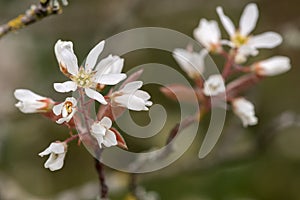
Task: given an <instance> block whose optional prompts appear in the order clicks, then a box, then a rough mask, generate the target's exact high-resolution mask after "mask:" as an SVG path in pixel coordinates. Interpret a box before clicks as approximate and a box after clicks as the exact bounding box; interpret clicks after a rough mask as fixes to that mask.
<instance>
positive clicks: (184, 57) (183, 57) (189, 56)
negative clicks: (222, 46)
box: [173, 49, 208, 79]
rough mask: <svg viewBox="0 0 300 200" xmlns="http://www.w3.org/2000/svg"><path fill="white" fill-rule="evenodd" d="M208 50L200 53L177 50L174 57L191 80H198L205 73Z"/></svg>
mask: <svg viewBox="0 0 300 200" xmlns="http://www.w3.org/2000/svg"><path fill="white" fill-rule="evenodd" d="M207 53H208V52H207V50H205V49H203V50H202V51H200V52H199V53H196V52H190V51H188V50H185V49H175V50H174V51H173V57H174V58H175V60H176V61H177V63H178V64H179V66H180V67H181V69H182V70H183V71H185V72H186V73H187V75H188V76H189V77H191V78H193V79H194V78H198V77H200V76H201V74H202V73H203V72H204V58H205V56H206V55H207Z"/></svg>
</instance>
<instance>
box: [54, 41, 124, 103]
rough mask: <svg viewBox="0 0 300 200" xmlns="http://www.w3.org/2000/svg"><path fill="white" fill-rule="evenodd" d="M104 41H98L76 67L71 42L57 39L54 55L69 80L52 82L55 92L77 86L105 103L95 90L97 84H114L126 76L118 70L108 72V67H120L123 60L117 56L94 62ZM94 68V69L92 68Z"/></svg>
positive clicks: (91, 96) (92, 97)
mask: <svg viewBox="0 0 300 200" xmlns="http://www.w3.org/2000/svg"><path fill="white" fill-rule="evenodd" d="M104 43H105V42H104V41H102V42H99V43H98V44H97V45H96V46H95V47H94V48H93V49H92V50H91V51H90V52H89V54H88V56H87V59H86V62H85V65H84V67H82V66H81V67H80V68H79V67H78V63H77V58H76V55H75V54H74V52H73V43H72V42H70V41H68V42H64V41H61V40H58V41H57V43H56V44H55V55H56V58H57V60H58V63H59V66H60V69H61V71H62V72H64V74H66V72H67V73H68V74H70V75H69V77H70V79H71V81H66V82H64V83H54V89H55V90H56V91H57V92H70V91H76V90H77V88H78V87H80V88H84V91H85V94H86V95H87V96H88V97H90V98H91V99H94V100H96V101H98V102H99V103H102V104H107V102H106V101H105V99H104V97H103V95H102V94H100V93H99V92H97V91H95V90H94V89H95V88H96V87H97V85H99V84H100V85H115V84H117V83H119V82H120V81H122V80H123V79H125V78H126V74H123V73H120V71H119V70H117V71H114V70H112V73H109V70H108V69H109V68H110V67H112V66H114V68H117V69H122V67H123V60H122V59H120V58H119V57H113V56H109V57H108V58H106V59H103V60H102V62H99V64H98V65H97V66H95V65H96V62H97V59H98V56H99V55H100V53H101V52H102V50H103V48H104ZM94 68H95V70H94Z"/></svg>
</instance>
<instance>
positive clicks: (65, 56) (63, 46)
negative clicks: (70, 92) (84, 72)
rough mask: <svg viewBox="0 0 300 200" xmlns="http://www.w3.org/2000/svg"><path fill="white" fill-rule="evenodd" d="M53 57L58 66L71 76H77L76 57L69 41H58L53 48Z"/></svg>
mask: <svg viewBox="0 0 300 200" xmlns="http://www.w3.org/2000/svg"><path fill="white" fill-rule="evenodd" d="M54 51H55V55H56V58H57V61H58V63H59V65H62V66H63V67H64V68H67V70H68V72H69V73H70V74H72V75H76V74H78V62H77V57H76V55H75V54H74V51H73V43H72V42H71V41H61V40H58V41H57V42H56V44H55V47H54Z"/></svg>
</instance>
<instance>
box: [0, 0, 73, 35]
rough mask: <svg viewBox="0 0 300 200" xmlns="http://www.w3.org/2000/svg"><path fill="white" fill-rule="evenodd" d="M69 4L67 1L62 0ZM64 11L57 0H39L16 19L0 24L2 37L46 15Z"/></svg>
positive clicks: (64, 3)
mask: <svg viewBox="0 0 300 200" xmlns="http://www.w3.org/2000/svg"><path fill="white" fill-rule="evenodd" d="M62 3H63V5H67V1H66V0H64V1H62ZM60 13H62V8H61V6H60V4H59V3H58V1H57V0H39V3H38V4H36V5H35V4H33V5H31V6H30V8H29V9H27V10H26V11H25V13H24V14H20V15H19V16H17V17H15V18H14V19H12V20H10V21H8V22H7V23H5V24H3V25H1V26H0V38H2V37H3V36H4V35H6V34H8V33H10V32H14V31H17V30H19V29H22V28H24V27H26V26H28V25H30V24H33V23H35V22H37V21H40V20H42V19H44V18H45V17H48V16H51V15H55V14H60Z"/></svg>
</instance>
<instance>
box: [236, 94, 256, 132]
mask: <svg viewBox="0 0 300 200" xmlns="http://www.w3.org/2000/svg"><path fill="white" fill-rule="evenodd" d="M232 106H233V112H234V113H235V114H236V115H237V116H238V117H239V118H241V120H242V122H243V126H244V127H247V126H251V125H255V124H257V121H258V120H257V117H256V116H255V111H254V105H253V104H252V103H251V102H250V101H248V100H246V99H245V98H242V97H240V98H236V99H234V100H233V101H232Z"/></svg>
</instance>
